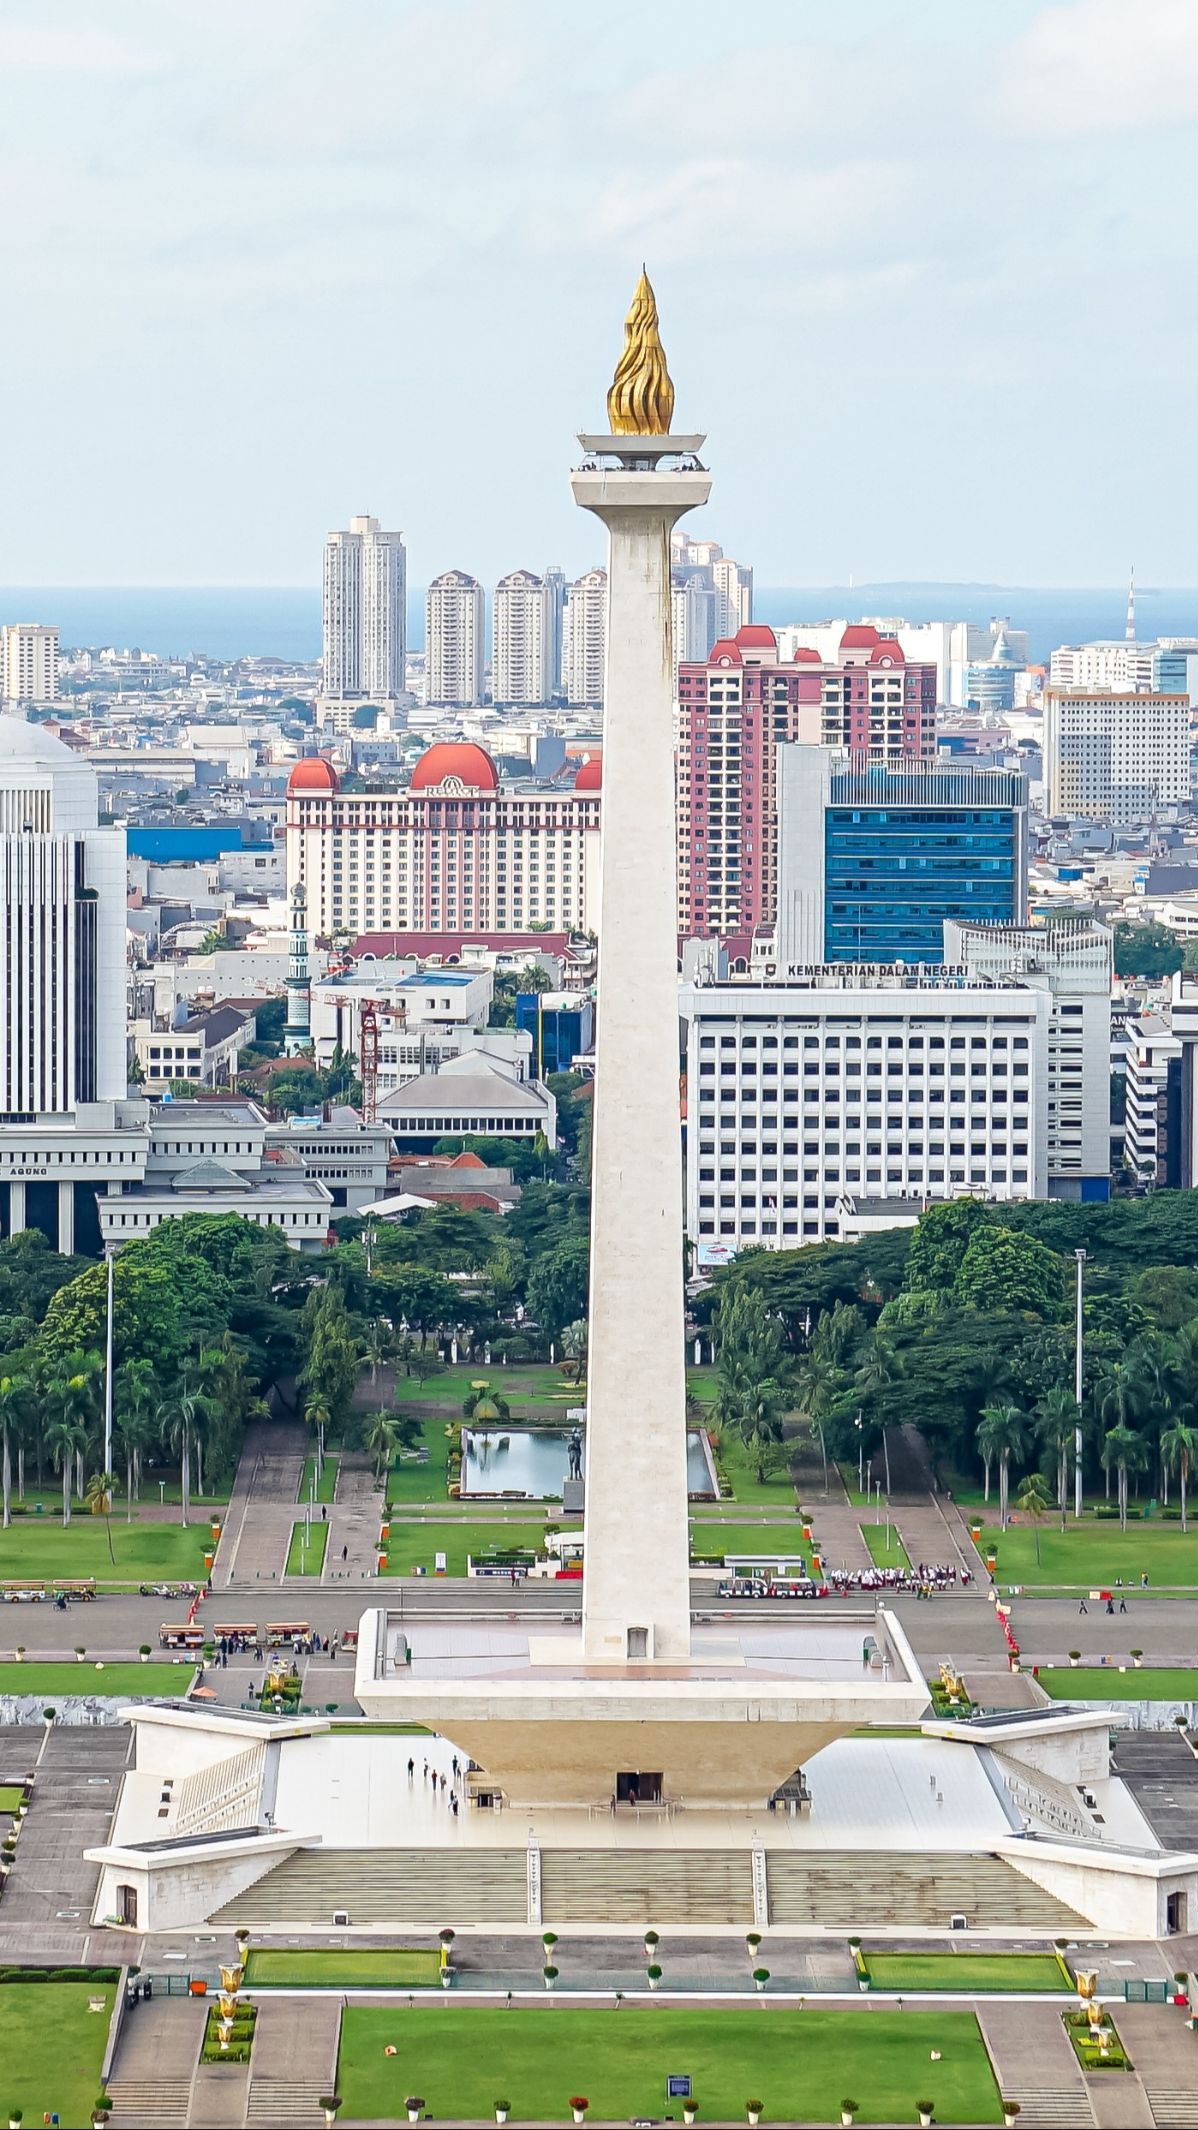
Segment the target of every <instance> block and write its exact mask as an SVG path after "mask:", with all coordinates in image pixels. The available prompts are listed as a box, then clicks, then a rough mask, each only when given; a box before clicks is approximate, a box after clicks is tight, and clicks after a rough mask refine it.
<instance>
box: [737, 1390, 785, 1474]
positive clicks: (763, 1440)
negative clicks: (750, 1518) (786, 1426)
mask: <svg viewBox="0 0 1198 2130" xmlns="http://www.w3.org/2000/svg"><path fill="white" fill-rule="evenodd" d="M787 1404H788V1401H787V1396H786V1392H785V1391H784V1390H783V1388H782V1385H781V1384H780V1383H778V1382H776V1381H775V1380H774V1378H773V1376H766V1377H765V1379H764V1381H762V1382H760V1383H753V1384H751V1385H748V1386H746V1388H745V1389H744V1390H743V1391H742V1392H741V1397H740V1410H739V1412H738V1413H737V1416H736V1428H737V1433H738V1434H739V1436H740V1439H741V1441H742V1442H743V1443H744V1446H745V1448H746V1450H747V1451H748V1452H749V1454H750V1455H751V1456H752V1458H753V1465H754V1470H755V1472H756V1475H757V1483H758V1485H759V1486H761V1485H763V1484H764V1481H765V1468H766V1462H767V1459H768V1455H769V1452H770V1450H771V1449H776V1448H777V1446H778V1444H779V1443H780V1442H781V1440H782V1422H783V1419H784V1418H785V1416H786V1412H787Z"/></svg>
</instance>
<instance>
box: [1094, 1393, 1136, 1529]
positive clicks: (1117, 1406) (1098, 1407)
mask: <svg viewBox="0 0 1198 2130" xmlns="http://www.w3.org/2000/svg"><path fill="white" fill-rule="evenodd" d="M1142 1401H1143V1386H1142V1384H1141V1382H1140V1379H1139V1377H1138V1376H1137V1374H1136V1370H1135V1368H1134V1367H1133V1366H1132V1365H1131V1364H1130V1363H1129V1362H1128V1361H1126V1360H1123V1361H1113V1362H1112V1363H1111V1366H1110V1367H1109V1368H1108V1370H1107V1372H1106V1374H1105V1375H1104V1376H1101V1377H1100V1378H1099V1381H1098V1382H1097V1384H1096V1385H1095V1387H1094V1408H1095V1411H1096V1413H1097V1415H1098V1423H1099V1426H1100V1427H1101V1428H1102V1429H1103V1430H1104V1431H1110V1430H1114V1429H1117V1428H1121V1429H1122V1430H1123V1432H1124V1433H1125V1434H1127V1433H1130V1432H1131V1423H1132V1421H1133V1420H1135V1419H1138V1417H1139V1414H1140V1411H1141V1406H1142ZM1102 1469H1103V1471H1104V1472H1105V1473H1106V1478H1107V1490H1106V1491H1107V1500H1108V1501H1109V1500H1110V1495H1111V1485H1110V1481H1111V1466H1110V1464H1109V1463H1108V1461H1107V1459H1106V1457H1105V1455H1104V1457H1103V1459H1102Z"/></svg>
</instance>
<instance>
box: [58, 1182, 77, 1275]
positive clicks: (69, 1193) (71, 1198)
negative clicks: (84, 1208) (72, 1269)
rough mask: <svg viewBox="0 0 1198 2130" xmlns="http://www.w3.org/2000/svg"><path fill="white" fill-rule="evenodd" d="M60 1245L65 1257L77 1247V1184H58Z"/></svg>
mask: <svg viewBox="0 0 1198 2130" xmlns="http://www.w3.org/2000/svg"><path fill="white" fill-rule="evenodd" d="M58 1247H59V1249H60V1250H61V1251H62V1254H63V1256H64V1257H70V1255H71V1253H72V1251H73V1250H74V1248H75V1186H74V1184H73V1183H60V1184H59V1186H58Z"/></svg>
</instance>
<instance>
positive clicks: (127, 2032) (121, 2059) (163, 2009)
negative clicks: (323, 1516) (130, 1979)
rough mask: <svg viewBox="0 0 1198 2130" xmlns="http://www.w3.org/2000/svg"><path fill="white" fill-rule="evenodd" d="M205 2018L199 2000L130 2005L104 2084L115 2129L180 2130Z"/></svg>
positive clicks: (175, 1999) (160, 1999) (205, 2010)
mask: <svg viewBox="0 0 1198 2130" xmlns="http://www.w3.org/2000/svg"><path fill="white" fill-rule="evenodd" d="M207 2014H208V2007H207V2005H206V2004H205V2002H204V2001H203V1999H202V1998H194V1997H162V1996H159V1997H155V1998H153V1999H152V2000H151V2001H150V2002H149V2003H148V2004H147V2003H145V2002H144V2001H139V2002H138V2003H137V2004H135V2005H132V2006H130V2008H129V2010H128V2011H127V2012H126V2014H125V2022H124V2025H123V2026H122V2028H121V2038H120V2040H119V2042H118V2043H117V2052H116V2062H115V2063H114V2065H113V2067H112V2073H111V2076H110V2078H109V2081H108V2090H109V2092H110V2093H111V2095H112V2099H113V2104H114V2105H113V2115H112V2122H113V2130H134V2126H137V2125H142V2126H145V2130H150V2126H151V2125H155V2124H162V2125H164V2126H168V2130H182V2126H183V2125H184V2124H185V2123H186V2122H187V2119H188V2111H189V2108H190V2102H191V2086H192V2078H193V2075H194V2073H195V2068H196V2059H197V2057H198V2056H199V2053H200V2042H201V2040H202V2038H203V2033H204V2024H205V2020H206V2018H207ZM196 2120H197V2121H198V2120H199V2118H198V2117H197V2118H196Z"/></svg>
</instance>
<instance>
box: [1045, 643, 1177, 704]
mask: <svg viewBox="0 0 1198 2130" xmlns="http://www.w3.org/2000/svg"><path fill="white" fill-rule="evenodd" d="M1155 657H1156V645H1155V644H1154V643H1136V642H1135V641H1132V642H1128V641H1127V639H1126V638H1124V637H1118V638H1112V639H1111V640H1110V641H1108V642H1101V643H1063V644H1061V645H1060V646H1059V647H1058V649H1057V650H1055V651H1054V652H1053V654H1052V657H1051V658H1050V659H1049V662H1048V683H1049V686H1050V687H1052V688H1068V689H1071V690H1074V691H1076V692H1078V693H1081V694H1089V695H1092V694H1100V695H1147V694H1148V693H1149V692H1150V690H1151V688H1152V685H1153V663H1154V660H1155Z"/></svg>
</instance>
